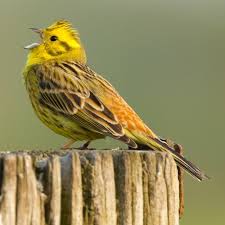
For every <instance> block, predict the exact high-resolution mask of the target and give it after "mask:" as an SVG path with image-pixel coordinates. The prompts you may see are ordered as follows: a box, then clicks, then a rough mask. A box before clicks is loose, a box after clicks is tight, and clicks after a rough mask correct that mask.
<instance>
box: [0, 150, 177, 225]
mask: <svg viewBox="0 0 225 225" xmlns="http://www.w3.org/2000/svg"><path fill="white" fill-rule="evenodd" d="M45 224H49V225H178V224H179V182H178V175H177V167H176V164H175V162H174V160H173V159H172V157H171V156H169V155H167V154H164V153H158V152H152V151H118V150H117V151H108V150H105V151H91V150H85V151H79V150H71V151H68V152H52V153H47V154H46V153H41V152H30V153H29V152H15V153H2V154H0V225H45Z"/></svg>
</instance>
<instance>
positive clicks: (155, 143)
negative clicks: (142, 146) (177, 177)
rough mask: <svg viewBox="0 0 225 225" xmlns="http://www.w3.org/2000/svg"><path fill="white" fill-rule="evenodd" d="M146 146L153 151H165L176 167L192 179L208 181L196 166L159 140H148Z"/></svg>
mask: <svg viewBox="0 0 225 225" xmlns="http://www.w3.org/2000/svg"><path fill="white" fill-rule="evenodd" d="M148 145H149V147H151V148H153V149H155V150H161V151H166V152H169V153H170V154H172V155H173V157H174V160H175V161H176V163H177V164H178V166H180V167H182V168H183V169H184V170H185V171H187V172H188V173H189V174H190V175H191V176H192V177H194V178H196V179H197V180H199V181H202V180H206V179H209V177H208V176H207V175H206V174H205V173H204V172H203V171H201V170H200V169H199V168H198V167H197V166H195V165H194V164H193V163H192V162H190V161H188V160H187V159H185V158H184V157H183V156H181V155H180V154H179V153H178V152H176V151H175V150H174V149H173V148H171V147H169V146H168V145H167V143H165V142H163V141H161V140H160V139H156V138H149V140H148Z"/></svg>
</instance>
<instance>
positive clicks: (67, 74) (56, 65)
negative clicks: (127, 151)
mask: <svg viewBox="0 0 225 225" xmlns="http://www.w3.org/2000/svg"><path fill="white" fill-rule="evenodd" d="M32 30H33V31H35V32H36V33H38V34H39V35H40V37H41V41H40V43H33V44H31V45H29V46H27V47H25V48H26V49H29V54H28V59H27V63H26V66H25V69H24V79H25V84H26V88H27V91H28V93H29V96H30V100H31V103H32V106H33V108H34V111H35V112H36V114H37V116H38V117H39V119H40V120H41V121H42V122H43V123H44V124H45V125H46V126H48V127H49V128H50V129H52V130H53V131H55V132H56V133H58V134H60V135H63V136H65V137H67V138H69V139H70V141H69V143H68V144H67V145H65V146H64V147H69V146H70V145H71V144H72V143H74V142H75V141H83V140H85V141H87V142H86V144H85V145H84V147H87V146H88V144H89V143H90V141H92V140H95V139H100V138H104V137H106V136H109V137H112V138H115V139H117V140H120V141H122V142H124V143H126V144H127V145H128V146H129V147H131V148H138V147H139V146H142V147H143V146H148V147H150V148H151V149H153V150H160V151H166V152H169V153H170V154H172V155H173V157H174V159H175V161H176V162H177V163H178V165H179V166H181V167H182V168H184V169H185V170H186V171H188V172H189V173H190V174H191V175H192V176H194V177H196V178H197V179H198V180H203V179H205V178H207V176H206V175H205V174H204V173H203V172H201V171H200V170H199V169H198V168H197V167H196V166H194V165H193V164H192V163H191V162H189V161H188V160H186V159H185V158H183V157H182V156H181V155H180V154H179V153H177V152H176V151H175V150H174V149H173V148H171V147H169V146H168V144H167V143H166V142H165V141H163V140H161V139H160V138H159V137H158V136H157V135H156V134H155V133H154V132H153V131H152V130H151V129H150V128H149V127H148V126H147V125H145V124H144V122H143V121H142V120H141V119H140V117H139V116H138V115H137V114H136V113H135V112H134V110H133V109H132V108H131V107H130V106H129V105H128V104H127V103H126V102H125V100H124V99H123V98H122V97H121V96H120V95H119V94H118V92H117V91H116V90H115V89H114V88H113V86H112V85H111V84H110V83H109V82H108V81H106V80H105V79H104V78H103V77H101V76H100V75H98V74H96V73H95V72H94V71H93V70H91V69H90V68H89V67H88V66H87V64H86V54H85V50H84V48H83V46H82V44H81V41H80V38H79V34H78V33H77V31H76V30H74V29H73V28H72V26H71V24H70V23H69V22H67V21H65V20H61V21H58V22H56V23H54V24H53V25H51V26H49V27H48V28H46V29H34V28H33V29H32Z"/></svg>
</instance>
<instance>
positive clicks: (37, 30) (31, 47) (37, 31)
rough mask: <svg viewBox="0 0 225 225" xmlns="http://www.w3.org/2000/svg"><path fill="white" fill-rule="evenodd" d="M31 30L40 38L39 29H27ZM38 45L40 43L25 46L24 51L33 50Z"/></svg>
mask: <svg viewBox="0 0 225 225" xmlns="http://www.w3.org/2000/svg"><path fill="white" fill-rule="evenodd" d="M29 29H31V30H32V31H33V32H35V33H37V34H39V35H40V37H42V30H41V29H37V28H29ZM39 45H40V43H32V44H30V45H27V46H25V47H24V48H25V49H33V48H36V47H38V46H39Z"/></svg>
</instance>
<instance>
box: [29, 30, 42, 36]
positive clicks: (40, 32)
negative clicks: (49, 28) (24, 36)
mask: <svg viewBox="0 0 225 225" xmlns="http://www.w3.org/2000/svg"><path fill="white" fill-rule="evenodd" d="M29 29H31V30H32V31H34V32H35V33H37V34H40V36H41V34H42V30H41V29H38V28H29Z"/></svg>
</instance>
